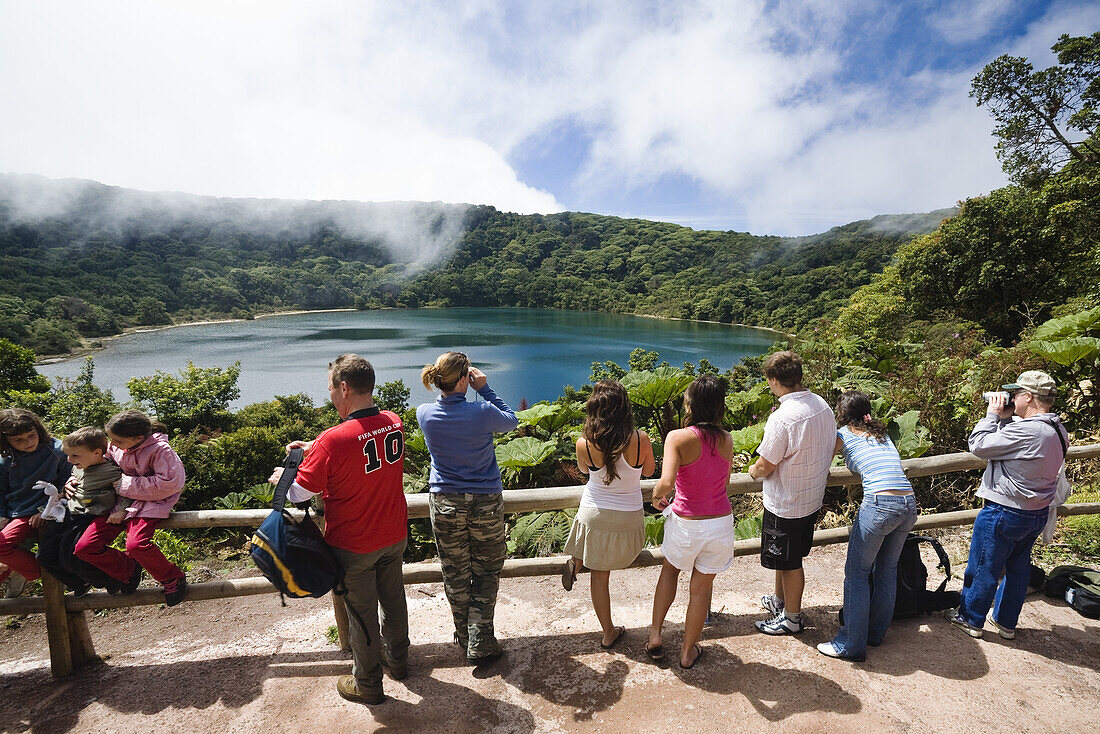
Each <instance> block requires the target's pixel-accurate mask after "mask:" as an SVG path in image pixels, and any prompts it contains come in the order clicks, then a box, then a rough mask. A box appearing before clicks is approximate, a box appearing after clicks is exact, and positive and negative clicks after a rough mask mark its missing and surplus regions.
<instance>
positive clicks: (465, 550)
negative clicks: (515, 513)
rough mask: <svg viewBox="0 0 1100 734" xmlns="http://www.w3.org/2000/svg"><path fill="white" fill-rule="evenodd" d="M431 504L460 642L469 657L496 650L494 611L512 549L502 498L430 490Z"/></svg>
mask: <svg viewBox="0 0 1100 734" xmlns="http://www.w3.org/2000/svg"><path fill="white" fill-rule="evenodd" d="M428 507H429V509H430V510H431V518H432V533H433V534H434V535H435V547H436V550H437V551H438V553H439V562H440V566H441V567H442V569H443V589H444V591H446V593H447V601H449V602H450V603H451V614H452V615H453V616H454V622H455V634H456V635H457V637H458V644H459V645H461V646H462V647H464V648H465V649H466V656H467V657H470V658H480V657H485V656H487V655H493V654H496V653H498V652H500V643H498V642H497V639H496V635H495V631H494V629H493V612H494V611H495V609H496V603H497V589H498V588H499V586H500V571H501V569H502V568H504V557H505V556H506V555H507V553H508V544H507V542H506V538H505V530H504V498H503V496H502V495H500V494H464V493H457V492H455V493H451V492H446V493H444V492H432V494H431V495H430V497H429V498H428Z"/></svg>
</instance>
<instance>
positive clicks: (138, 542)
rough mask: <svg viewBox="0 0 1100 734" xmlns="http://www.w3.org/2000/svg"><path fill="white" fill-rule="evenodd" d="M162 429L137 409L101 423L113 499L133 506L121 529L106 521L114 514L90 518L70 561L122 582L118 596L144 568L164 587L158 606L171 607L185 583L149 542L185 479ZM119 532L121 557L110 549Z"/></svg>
mask: <svg viewBox="0 0 1100 734" xmlns="http://www.w3.org/2000/svg"><path fill="white" fill-rule="evenodd" d="M163 428H164V427H163V426H161V425H160V424H154V423H153V422H152V421H151V420H149V416H147V415H145V414H144V413H142V412H141V411H139V410H124V411H122V412H121V413H118V414H116V415H114V416H112V417H111V419H110V420H109V421H107V426H106V431H107V436H108V437H109V438H110V439H111V440H110V444H109V445H108V447H107V456H108V457H109V458H111V459H112V460H113V461H114V462H115V463H117V464H118V466H119V468H120V469H121V470H122V478H121V479H119V483H118V494H119V495H120V496H121V497H126V498H129V499H131V500H134V503H133V504H132V505H130V507H129V508H127V509H126V510H125V519H123V520H122V523H121V524H118V523H117V522H111V518H112V517H114V515H111V516H103V515H101V516H99V517H97V518H95V519H94V520H93V521H92V523H91V524H90V525H89V526H88V529H87V530H86V531H85V532H84V535H82V536H81V537H80V540H79V541H77V544H76V556H77V558H80V559H81V560H83V561H87V562H88V563H91V564H92V565H93V566H96V567H97V568H99V569H101V570H102V571H104V572H105V573H106V574H107V575H109V576H110V577H111V578H113V579H115V580H116V581H120V582H122V589H121V591H122V593H123V594H132V593H133V592H134V591H135V590H136V589H137V587H138V584H139V583H141V569H142V567H145V569H146V570H148V571H149V573H150V575H151V576H152V577H153V578H155V579H156V580H157V581H158V582H160V584H161V585H162V586H164V601H165V603H166V604H167V605H168V606H170V607H172V606H175V605H176V604H179V603H180V602H181V601H183V600H184V598H185V597H186V596H187V579H186V577H185V576H184V573H183V571H181V570H180V568H179V567H178V566H176V564H174V563H172V562H171V561H169V560H168V559H167V558H165V557H164V553H162V552H161V550H160V548H158V547H157V546H156V545H155V544H154V543H153V533H154V532H155V530H156V528H157V525H159V524H160V521H161V520H163V519H164V518H166V517H168V514H169V513H170V512H171V511H172V507H173V505H175V504H176V502H177V501H178V500H179V498H180V492H181V491H182V490H183V484H184V481H185V479H186V477H185V474H184V470H183V462H182V461H180V457H179V456H178V455H177V454H176V452H175V451H173V450H172V447H171V446H170V445H169V444H168V436H166V435H165V434H164V433H163ZM156 429H161V430H156ZM123 530H125V531H126V553H120V552H119V551H117V550H115V549H114V548H111V547H110V543H111V541H113V540H114V539H115V538H116V537H118V534H119V533H120V532H122V531H123Z"/></svg>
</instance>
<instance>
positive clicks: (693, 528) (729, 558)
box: [661, 512, 736, 573]
mask: <svg viewBox="0 0 1100 734" xmlns="http://www.w3.org/2000/svg"><path fill="white" fill-rule="evenodd" d="M735 539H736V538H735V536H734V530H733V515H726V516H725V517H712V518H710V519H709V520H685V519H684V518H682V517H680V516H679V515H677V514H676V513H674V512H670V513H668V514H667V515H666V516H665V539H664V541H663V542H662V543H661V552H662V553H664V554H665V559H666V560H667V561H668V562H669V563H671V564H672V565H673V566H675V567H676V568H678V569H680V570H681V571H688V570H690V569H692V568H696V569H698V570H699V571H700V572H701V573H721V572H722V571H725V570H726V569H727V568H729V567H730V565H731V564H732V563H733V543H734V540H735Z"/></svg>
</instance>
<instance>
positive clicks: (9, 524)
mask: <svg viewBox="0 0 1100 734" xmlns="http://www.w3.org/2000/svg"><path fill="white" fill-rule="evenodd" d="M70 469H71V467H70V466H69V462H68V461H66V460H65V453H64V452H63V451H62V450H61V442H60V441H58V440H57V439H55V438H53V437H52V436H50V432H49V431H48V430H46V425H45V424H44V423H43V422H42V419H41V418H39V417H38V416H37V415H35V414H34V413H32V412H31V411H29V410H23V409H22V408H7V409H4V410H0V564H3V565H4V567H5V568H6V570H4V571H0V576H5V575H7V574H13V573H15V574H19V576H21V577H22V578H24V579H26V580H27V581H34V580H35V579H36V578H38V576H39V569H38V563H37V561H35V558H34V555H33V554H32V553H31V552H30V551H28V550H25V549H23V548H21V547H20V544H21V543H23V541H25V540H28V539H30V538H33V537H34V536H36V535H38V531H39V529H41V528H42V526H43V525H44V524H46V522H47V521H46V520H43V519H42V510H43V509H45V507H46V493H45V488H46V486H48V485H53V486H54V487H55V488H56V487H61V486H62V485H64V484H65V480H66V479H68V478H69V471H70ZM12 588H13V587H9V591H10V590H12Z"/></svg>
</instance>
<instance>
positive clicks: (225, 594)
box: [0, 502, 1100, 614]
mask: <svg viewBox="0 0 1100 734" xmlns="http://www.w3.org/2000/svg"><path fill="white" fill-rule="evenodd" d="M1090 514H1091V515H1094V514H1100V502H1081V503H1077V504H1072V505H1062V506H1061V507H1059V508H1058V515H1059V516H1066V515H1090ZM977 516H978V511H977V510H960V511H958V512H942V513H938V514H935V515H921V516H920V517H918V518H917V522H916V525H914V526H913V529H914V530H929V529H932V528H947V527H954V526H957V525H967V524H969V523H972V522H974V518H975V517H977ZM850 531H851V528H850V527H849V526H844V527H839V528H827V529H824V530H818V531H817V532H815V533H814V540H813V544H814V545H815V546H825V545H834V544H836V543H845V542H847V541H848V537H849V533H850ZM734 548H735V555H736V556H745V555H750V554H753V553H759V552H760V539H759V538H749V539H747V540H739V541H737V542H736V543H735V544H734ZM566 558H567V556H543V557H540V558H510V559H508V560H507V561H505V562H504V570H503V571H501V574H500V575H501V577H502V578H523V577H528V576H548V575H555V574H559V573H561V568H562V564H563V563H564V562H565V559H566ZM663 560H664V556H663V555H662V554H661V552H660V550H658V549H656V548H645V549H643V550H642V552H641V553H639V554H638V558H637V559H635V561H634V563H632V564H631V565H630V568H644V567H646V566H656V565H660V564H661V562H662V561H663ZM442 580H443V574H442V572H441V571H440V568H439V563H438V562H435V561H424V562H421V563H406V564H405V566H404V581H405V583H406V584H428V583H439V582H441V581H442ZM275 590H276V589H275V587H274V586H272V585H271V582H270V581H268V580H267V579H265V578H264V577H262V576H254V577H249V578H243V579H225V580H221V581H208V582H204V583H196V584H191V585H189V586H188V593H187V600H188V601H200V600H203V599H229V598H232V597H237V596H252V595H255V594H270V593H273V592H275ZM64 600H65V609H66V610H67V611H69V612H79V611H85V610H89V609H119V608H122V607H139V606H148V605H151V604H163V603H164V592H163V590H161V589H159V588H144V589H138V590H137V591H136V592H134V593H133V594H131V595H130V596H113V595H110V594H107V593H106V592H93V593H91V594H88V595H87V596H85V597H83V598H82V599H77V598H75V597H72V596H66V597H65V598H64ZM44 610H45V604H44V602H43V598H42V597H33V596H32V597H27V598H23V599H0V614H33V613H37V612H42V611H44Z"/></svg>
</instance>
